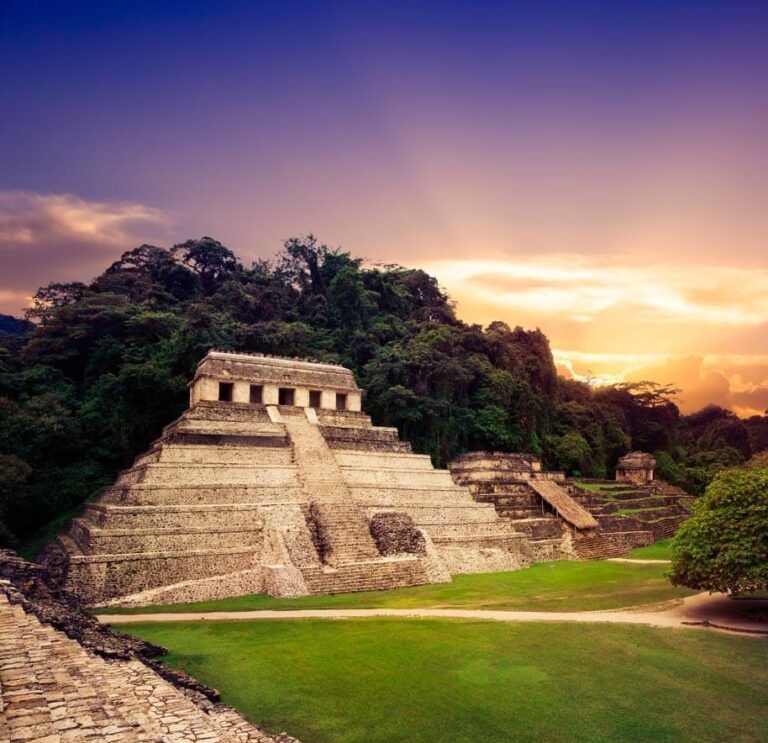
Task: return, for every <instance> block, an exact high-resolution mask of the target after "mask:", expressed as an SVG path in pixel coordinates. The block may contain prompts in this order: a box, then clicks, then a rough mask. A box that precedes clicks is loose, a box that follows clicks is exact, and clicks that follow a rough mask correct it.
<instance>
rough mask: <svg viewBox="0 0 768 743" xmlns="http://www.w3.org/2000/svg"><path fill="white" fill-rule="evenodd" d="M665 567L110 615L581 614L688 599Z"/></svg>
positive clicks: (552, 572) (518, 575) (568, 570)
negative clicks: (376, 610)
mask: <svg viewBox="0 0 768 743" xmlns="http://www.w3.org/2000/svg"><path fill="white" fill-rule="evenodd" d="M666 571H667V567H666V566H665V565H632V564H628V563H618V562H603V561H593V562H571V561H561V562H548V563H539V564H536V565H532V566H531V567H529V568H526V569H525V570H518V571H514V572H509V573H483V574H480V575H457V576H456V577H455V578H454V579H453V582H452V583H445V584H439V585H428V586H415V587H414V588H400V589H396V590H392V591H370V592H366V593H347V594H338V595H335V596H305V597H302V598H297V599H276V598H273V597H271V596H266V595H264V594H258V595H254V596H240V597H236V598H231V599H222V600H219V601H200V602H196V603H190V604H174V605H172V606H152V607H147V608H142V609H128V610H126V609H112V610H105V613H107V611H111V612H112V613H121V614H124V613H143V612H145V611H152V612H168V611H172V612H180V611H238V610H245V609H318V608H340V607H345V608H365V607H382V606H386V607H391V608H412V607H427V606H431V607H438V606H442V607H463V608H473V609H537V610H539V611H582V610H590V609H616V608H620V607H624V606H635V605H637V604H649V603H655V602H659V601H666V600H669V599H673V598H678V597H682V596H688V595H690V594H691V593H693V591H688V590H687V589H684V588H679V587H674V586H671V585H670V584H669V581H668V580H667V579H666V577H665V573H666Z"/></svg>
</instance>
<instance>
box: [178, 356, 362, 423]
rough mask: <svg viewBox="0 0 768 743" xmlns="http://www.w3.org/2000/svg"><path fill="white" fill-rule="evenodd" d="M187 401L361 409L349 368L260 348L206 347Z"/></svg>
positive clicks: (194, 403) (358, 390) (357, 392)
mask: <svg viewBox="0 0 768 743" xmlns="http://www.w3.org/2000/svg"><path fill="white" fill-rule="evenodd" d="M189 388H190V395H189V404H190V407H192V406H194V405H196V404H197V403H199V402H201V401H210V402H238V403H245V404H256V405H260V404H263V405H291V406H295V407H299V408H315V409H322V410H351V411H359V410H360V389H359V387H358V386H357V384H356V382H355V378H354V377H353V376H352V372H351V371H349V369H345V368H344V367H343V366H334V365H332V364H321V363H318V362H312V361H304V360H301V359H286V358H279V357H275V356H264V355H262V354H243V353H224V352H221V351H210V352H209V353H208V355H207V356H206V357H205V358H204V359H203V360H202V361H201V362H200V363H199V364H198V365H197V370H196V372H195V378H194V379H193V380H192V381H191V382H190V384H189Z"/></svg>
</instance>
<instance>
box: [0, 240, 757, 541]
mask: <svg viewBox="0 0 768 743" xmlns="http://www.w3.org/2000/svg"><path fill="white" fill-rule="evenodd" d="M27 319H28V320H29V322H26V321H22V320H16V319H14V318H8V317H4V318H2V320H3V322H2V323H0V544H1V543H6V544H10V545H15V544H18V542H19V540H22V541H23V540H25V539H28V538H29V536H30V535H31V534H33V533H34V532H35V531H36V530H38V529H40V528H41V527H43V526H44V525H45V524H47V523H48V522H51V521H52V520H55V519H57V518H60V517H61V516H62V515H65V514H67V513H69V512H71V511H72V510H73V509H76V508H77V507H78V506H79V505H80V504H81V503H82V502H83V501H84V500H85V499H86V498H88V497H90V496H92V495H93V494H94V493H95V492H96V491H97V490H98V488H100V487H101V486H103V485H105V484H107V483H109V482H110V481H111V480H112V479H113V478H114V476H115V474H116V473H117V471H118V470H120V469H121V468H123V467H125V466H126V465H128V464H129V463H130V462H131V460H132V459H133V457H134V456H135V455H136V454H137V453H139V452H141V451H142V450H144V449H145V448H146V447H147V446H148V444H149V443H150V442H151V441H152V439H154V438H155V437H156V436H157V435H158V434H159V433H160V430H161V428H162V427H163V425H165V424H166V423H168V422H170V421H171V420H172V419H173V418H175V417H176V416H177V415H178V414H179V413H180V412H181V411H182V410H183V409H184V408H185V407H186V403H187V389H186V383H187V381H188V380H189V379H191V377H192V374H193V371H194V367H195V365H196V363H197V362H198V361H199V360H200V358H201V357H202V356H203V355H204V354H205V352H206V351H207V350H208V349H209V348H212V347H213V348H217V349H223V350H238V351H247V352H264V353H269V354H276V355H281V356H299V357H305V358H314V359H318V360H321V361H330V362H336V363H341V364H343V365H345V366H348V367H350V368H351V369H352V370H353V371H354V373H355V375H356V377H357V380H358V383H359V384H360V386H361V387H362V388H363V389H364V390H365V391H366V397H365V399H364V406H365V409H366V410H367V411H368V412H369V413H370V414H371V415H372V416H373V418H374V421H375V422H376V424H377V425H392V426H397V428H398V429H399V430H400V433H401V435H402V436H403V437H404V438H406V439H407V440H409V441H410V442H412V444H413V446H414V449H415V450H416V451H419V452H424V453H428V454H429V455H431V457H432V459H433V460H434V462H435V463H436V464H437V465H440V466H444V465H445V464H446V463H447V462H448V460H450V459H451V458H452V457H453V456H455V455H456V454H458V453H460V452H462V451H467V450H475V449H492V450H501V451H527V452H532V453H534V454H536V455H537V456H539V457H541V458H542V459H543V461H544V464H545V466H546V467H548V468H553V469H563V470H566V471H567V472H569V473H571V474H574V473H579V474H581V475H583V476H589V477H603V476H607V475H611V474H612V468H613V466H614V465H615V463H616V460H617V459H618V457H619V456H621V455H622V454H625V453H626V452H627V451H629V450H630V449H642V450H645V451H650V452H655V453H656V455H657V457H658V460H659V475H660V476H662V477H664V478H666V479H668V480H670V481H672V482H675V483H677V484H680V485H682V486H683V487H685V488H686V489H688V490H689V491H690V492H692V493H700V492H702V490H703V488H704V486H705V485H706V484H707V483H708V482H709V481H710V479H711V478H712V477H713V475H714V473H715V472H716V471H718V470H719V469H722V468H723V467H724V466H729V465H732V464H738V463H740V462H743V461H745V460H746V459H748V458H749V457H750V456H751V455H752V454H753V453H755V452H757V451H760V450H763V449H766V448H768V418H766V417H755V418H752V419H749V420H748V421H742V420H740V419H739V418H737V417H736V416H735V415H734V414H733V413H730V412H729V411H726V410H723V409H721V408H717V407H714V406H712V407H709V408H705V409H704V410H702V411H701V412H699V413H696V414H694V415H691V416H687V417H684V416H681V414H680V412H679V410H678V409H677V407H676V406H675V404H674V402H673V400H672V396H673V394H674V389H673V388H671V387H664V386H660V385H656V384H652V383H640V384H623V385H615V386H609V387H600V388H592V387H590V386H588V385H587V384H584V383H582V382H578V381H574V380H566V379H563V378H562V377H559V376H558V375H557V372H556V370H555V365H554V362H553V359H552V354H551V352H550V348H549V343H548V341H547V338H546V337H545V336H544V334H543V333H542V332H541V331H540V330H534V331H526V330H523V329H521V328H519V327H516V328H511V327H509V326H508V325H506V324H505V323H503V322H495V323H491V325H489V326H488V327H486V328H482V327H480V326H478V325H468V324H466V323H464V322H462V321H461V320H460V319H458V318H457V316H456V313H455V310H454V307H453V305H452V303H451V301H450V299H449V298H448V297H447V296H446V295H445V294H444V293H443V292H442V291H441V290H440V288H439V286H438V284H437V281H436V280H435V279H434V278H433V277H431V276H429V275H427V274H426V273H424V272H423V271H420V270H415V269H406V268H402V267H399V266H378V267H364V266H363V261H362V260H361V259H359V258H355V257H353V256H352V255H350V254H349V253H346V252H342V251H340V250H329V249H328V248H327V247H326V246H324V245H320V244H318V243H317V242H316V241H315V239H314V238H313V237H311V236H309V237H307V238H304V239H291V240H289V241H287V242H286V243H285V245H284V247H283V249H282V251H281V252H280V253H279V254H278V256H277V257H276V259H275V260H274V261H271V262H267V261H259V262H257V263H254V264H253V265H252V266H250V267H245V266H243V265H242V264H241V263H240V261H239V260H238V259H237V257H236V256H235V255H234V253H232V252H231V251H230V250H229V249H228V248H226V247H224V246H223V245H221V244H220V243H218V242H217V241H215V240H213V239H211V238H208V237H204V238H202V239H200V240H190V241H187V242H185V243H183V244H180V245H176V246H174V247H173V248H171V249H164V248H159V247H155V246H151V245H142V246H141V247H138V248H136V249H134V250H131V251H129V252H127V253H125V254H123V255H122V256H121V258H120V259H119V260H117V261H116V262H115V263H113V264H112V265H111V266H109V267H108V268H107V269H106V271H104V273H103V274H101V275H100V276H98V277H97V278H96V279H94V280H93V281H92V282H91V283H90V284H84V283H70V284H51V285H49V286H46V287H43V288H41V289H40V290H39V291H38V292H37V294H36V296H35V301H34V305H33V307H32V308H31V309H30V310H29V312H28V318H27Z"/></svg>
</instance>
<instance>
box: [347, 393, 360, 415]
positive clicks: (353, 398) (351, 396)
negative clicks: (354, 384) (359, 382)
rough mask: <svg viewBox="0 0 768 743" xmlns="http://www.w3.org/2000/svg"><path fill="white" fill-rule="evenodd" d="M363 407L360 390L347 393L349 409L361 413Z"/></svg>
mask: <svg viewBox="0 0 768 743" xmlns="http://www.w3.org/2000/svg"><path fill="white" fill-rule="evenodd" d="M362 408H363V404H362V398H361V396H360V393H359V392H348V393H347V410H352V411H353V412H355V413H359V412H360V411H361V410H362Z"/></svg>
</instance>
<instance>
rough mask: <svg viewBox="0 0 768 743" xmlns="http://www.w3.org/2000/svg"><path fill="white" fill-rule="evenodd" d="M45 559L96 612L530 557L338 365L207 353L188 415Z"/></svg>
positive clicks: (512, 532)
mask: <svg viewBox="0 0 768 743" xmlns="http://www.w3.org/2000/svg"><path fill="white" fill-rule="evenodd" d="M41 559H42V561H43V562H44V563H45V564H46V565H47V566H48V568H49V569H50V570H51V571H52V572H53V573H54V574H55V575H56V576H57V577H58V580H59V581H60V584H61V585H62V586H64V587H66V588H68V589H70V590H72V591H74V592H76V593H77V594H79V596H80V597H81V598H82V599H83V600H84V601H86V602H87V603H90V604H106V603H110V602H112V603H122V604H130V603H133V604H150V603H171V602H176V601H193V600H204V599H212V598H222V597H226V596H234V595H241V594H246V593H260V592H268V593H271V594H272V595H276V596H298V595H306V594H315V593H336V592H341V591H360V590H371V589H384V588H392V587H398V586H410V585H417V584H422V583H434V582H445V581H449V580H450V576H451V575H452V574H455V573H463V572H489V571H496V570H511V569H516V568H519V567H522V566H524V565H526V564H528V563H529V562H530V560H531V557H530V553H529V548H528V544H527V538H526V535H525V534H523V533H520V532H518V531H516V529H515V527H514V525H513V524H512V523H511V522H510V521H509V520H508V519H502V518H500V517H499V516H498V515H497V513H496V509H495V508H494V505H493V503H478V502H476V501H475V500H474V499H473V497H472V495H471V494H470V492H469V490H468V489H467V488H465V487H461V486H458V485H456V484H455V483H454V482H453V480H452V479H451V476H450V474H449V473H448V472H447V471H446V470H437V469H435V468H434V467H433V466H432V464H431V462H430V459H429V457H427V456H422V455H417V454H413V453H412V452H411V449H410V446H409V445H408V444H407V443H405V442H402V441H400V440H399V439H398V435H397V431H396V429H394V428H382V427H377V426H373V425H372V423H371V419H370V418H369V416H367V415H366V414H365V413H363V412H361V393H360V389H359V388H358V387H357V385H356V383H355V381H354V378H353V376H352V373H351V372H350V371H349V370H348V369H345V368H343V367H341V366H333V365H329V364H320V363H315V362H308V361H301V360H296V359H284V358H274V357H266V356H259V355H248V354H234V353H223V352H217V351H212V352H209V353H208V355H207V356H206V357H205V358H204V359H203V360H202V361H201V362H200V364H199V365H198V367H197V371H196V374H195V377H194V379H193V380H192V382H191V383H190V407H189V409H188V410H187V411H186V412H185V413H184V414H183V415H182V416H181V417H180V418H179V419H178V420H176V421H174V422H173V423H171V424H170V425H168V426H167V427H166V428H165V429H164V431H163V433H162V435H161V437H160V438H159V439H158V440H157V441H156V442H155V443H154V444H153V445H152V447H151V448H150V450H149V451H148V452H146V453H145V454H143V455H142V456H140V457H138V458H137V459H136V461H135V462H134V464H133V466H132V467H130V468H129V469H127V470H125V471H124V472H122V473H121V474H120V476H119V477H118V479H117V481H116V482H115V484H114V485H112V486H111V487H108V488H106V489H105V490H104V491H102V493H101V494H100V496H99V498H98V499H97V500H96V501H95V502H94V503H92V504H89V505H87V506H86V507H85V509H84V511H83V513H82V515H81V516H80V517H79V518H77V519H75V520H74V521H73V523H72V525H71V528H70V531H69V533H68V534H67V535H64V536H61V537H59V538H58V539H57V540H56V541H55V542H54V543H52V544H51V545H49V546H48V547H47V548H46V550H45V551H44V553H43V555H42V556H41Z"/></svg>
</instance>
